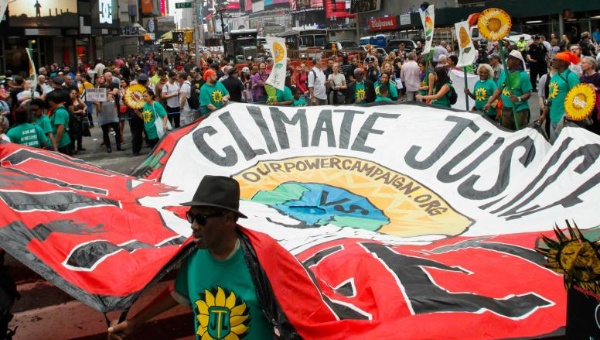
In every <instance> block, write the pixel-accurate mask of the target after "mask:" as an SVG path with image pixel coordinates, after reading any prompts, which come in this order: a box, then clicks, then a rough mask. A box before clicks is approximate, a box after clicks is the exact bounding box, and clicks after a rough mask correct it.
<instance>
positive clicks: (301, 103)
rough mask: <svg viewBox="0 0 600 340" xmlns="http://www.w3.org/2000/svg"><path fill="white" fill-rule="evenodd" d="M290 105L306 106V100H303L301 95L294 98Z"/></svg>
mask: <svg viewBox="0 0 600 340" xmlns="http://www.w3.org/2000/svg"><path fill="white" fill-rule="evenodd" d="M292 106H306V100H304V98H302V97H300V98H298V99H294V102H293V103H292Z"/></svg>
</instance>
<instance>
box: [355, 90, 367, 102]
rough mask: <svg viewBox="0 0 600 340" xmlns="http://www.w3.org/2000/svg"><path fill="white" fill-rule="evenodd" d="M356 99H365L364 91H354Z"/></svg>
mask: <svg viewBox="0 0 600 340" xmlns="http://www.w3.org/2000/svg"><path fill="white" fill-rule="evenodd" d="M354 96H355V97H356V100H363V99H365V96H366V93H365V90H364V89H358V90H356V93H355V95H354Z"/></svg>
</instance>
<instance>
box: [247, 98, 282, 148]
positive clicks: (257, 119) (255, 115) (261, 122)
mask: <svg viewBox="0 0 600 340" xmlns="http://www.w3.org/2000/svg"><path fill="white" fill-rule="evenodd" d="M271 109H273V108H271ZM248 112H249V113H250V117H252V119H254V123H256V126H258V129H259V130H260V133H261V134H262V136H263V138H264V139H265V143H267V149H268V150H269V153H273V152H276V151H277V145H275V141H274V140H273V136H271V132H270V131H269V127H268V126H267V122H266V121H265V118H264V117H263V115H262V111H261V110H260V108H258V107H256V106H248Z"/></svg>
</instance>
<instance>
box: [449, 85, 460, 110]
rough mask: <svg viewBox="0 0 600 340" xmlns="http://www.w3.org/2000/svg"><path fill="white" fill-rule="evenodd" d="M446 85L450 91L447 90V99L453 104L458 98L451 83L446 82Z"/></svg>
mask: <svg viewBox="0 0 600 340" xmlns="http://www.w3.org/2000/svg"><path fill="white" fill-rule="evenodd" d="M448 86H450V91H448V101H449V102H450V105H454V104H456V101H457V100H458V95H457V94H456V91H455V90H454V87H453V86H452V85H450V84H448Z"/></svg>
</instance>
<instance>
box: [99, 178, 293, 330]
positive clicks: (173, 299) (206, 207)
mask: <svg viewBox="0 0 600 340" xmlns="http://www.w3.org/2000/svg"><path fill="white" fill-rule="evenodd" d="M239 201H240V186H239V183H238V182H237V181H236V180H235V179H234V178H231V177H225V176H210V175H206V176H204V177H203V178H202V181H201V182H200V185H199V186H198V188H197V190H196V193H195V194H194V196H193V198H192V200H191V201H190V202H186V203H182V204H181V205H182V206H186V207H189V208H190V209H189V210H188V211H187V213H186V217H187V220H188V222H189V223H190V225H191V229H192V237H193V240H194V244H195V246H196V247H195V248H194V250H193V251H192V252H191V254H190V255H189V256H188V257H187V258H186V259H185V260H184V261H183V263H182V264H181V267H180V269H179V272H178V273H177V277H176V279H175V284H174V287H173V288H172V289H171V288H170V287H169V288H167V289H166V290H165V291H163V293H162V294H160V295H159V296H158V297H157V298H155V299H154V300H153V301H152V302H151V303H150V304H149V305H147V306H145V307H144V308H142V310H141V311H140V312H138V313H137V314H136V315H135V316H133V317H131V318H129V319H128V320H125V321H123V322H116V321H113V322H112V323H111V326H110V327H109V329H108V338H109V339H123V338H125V339H127V337H129V336H130V335H132V334H133V333H134V332H135V330H136V328H139V327H142V326H143V324H144V323H145V322H147V321H148V320H150V319H152V318H153V317H154V316H156V315H159V314H161V313H163V312H166V311H168V310H170V309H172V308H173V307H175V306H177V305H178V304H183V305H185V306H189V307H190V308H191V309H192V310H193V313H194V325H195V334H196V339H198V340H200V339H246V340H254V339H256V340H263V339H273V338H274V335H275V334H277V335H278V336H281V338H283V339H297V338H299V335H298V333H297V332H296V331H295V330H294V327H293V325H292V324H291V323H289V321H286V320H285V319H286V317H285V314H284V312H283V310H281V308H279V307H277V306H275V305H276V303H275V302H274V300H271V301H269V299H275V296H274V293H273V290H272V286H271V284H270V283H269V280H268V278H267V277H266V275H265V276H262V277H259V276H260V275H263V274H260V270H257V268H260V262H259V259H258V258H256V257H253V256H252V253H255V250H254V248H253V247H254V246H253V245H252V243H251V242H250V241H249V239H248V237H247V236H246V235H245V234H244V231H243V230H242V229H241V228H239V227H238V225H237V220H238V219H239V218H246V216H245V215H244V214H243V213H241V212H240V211H239ZM259 292H260V293H263V294H261V295H259ZM274 312H276V314H273V313H274ZM265 314H266V315H269V319H267V317H266V316H265ZM271 318H273V320H271ZM270 321H272V322H273V323H271V322H270ZM284 323H285V324H286V326H285V327H281V325H283V324H284Z"/></svg>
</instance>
